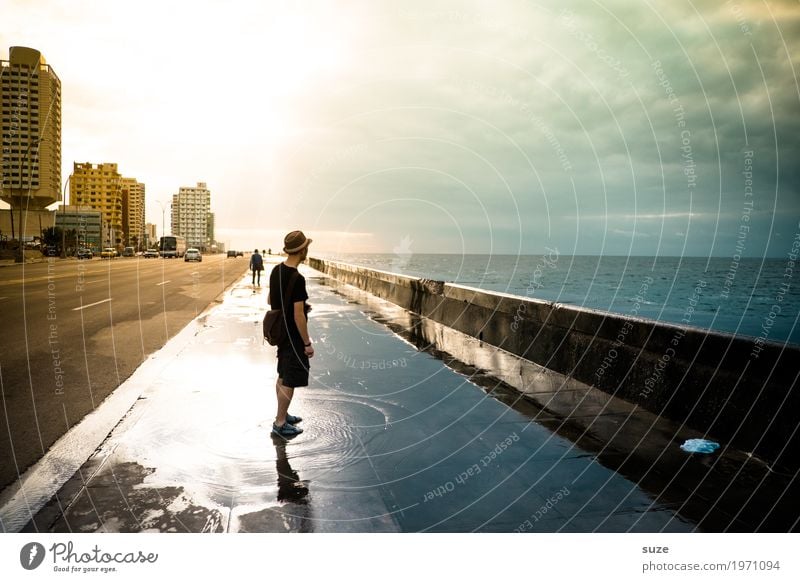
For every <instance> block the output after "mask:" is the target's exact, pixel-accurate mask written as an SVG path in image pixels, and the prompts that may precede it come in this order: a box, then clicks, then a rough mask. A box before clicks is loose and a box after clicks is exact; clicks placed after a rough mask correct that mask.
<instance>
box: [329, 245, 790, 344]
mask: <svg viewBox="0 0 800 582" xmlns="http://www.w3.org/2000/svg"><path fill="white" fill-rule="evenodd" d="M320 258H327V259H330V260H338V261H342V262H346V263H351V264H356V265H362V266H365V267H370V268H373V269H380V270H383V271H391V272H394V273H402V274H404V275H412V276H415V277H424V278H428V279H437V280H443V281H447V282H450V283H458V284H461V285H467V286H470V287H477V288H479V289H486V290H491V291H501V292H503V293H510V294H513V295H518V296H521V297H531V298H538V299H545V300H548V301H557V302H560V303H565V304H570V305H577V306H581V307H589V308H593V309H601V310H604V311H610V312H613V313H619V314H623V315H633V316H638V317H646V318H648V319H654V320H657V321H663V322H670V323H683V324H686V322H687V321H688V322H689V325H692V326H695V327H701V328H706V329H713V330H717V331H724V332H729V333H733V334H736V335H739V336H751V337H764V338H765V339H766V340H768V341H772V342H778V343H787V342H788V343H793V344H798V345H800V326H798V312H799V310H800V280H798V281H795V280H794V277H793V275H794V271H793V268H794V267H793V265H792V264H791V263H790V262H789V259H788V258H782V259H742V260H741V261H738V262H734V261H733V260H732V259H730V258H700V257H612V256H603V257H600V256H572V255H560V254H559V253H558V252H557V251H553V252H551V253H550V254H548V255H455V254H418V253H404V254H347V253H343V254H338V255H335V256H320ZM798 275H800V273H798Z"/></svg>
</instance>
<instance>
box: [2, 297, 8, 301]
mask: <svg viewBox="0 0 800 582" xmlns="http://www.w3.org/2000/svg"><path fill="white" fill-rule="evenodd" d="M3 299H8V297H0V301H2V300H3Z"/></svg>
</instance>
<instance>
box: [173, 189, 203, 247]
mask: <svg viewBox="0 0 800 582" xmlns="http://www.w3.org/2000/svg"><path fill="white" fill-rule="evenodd" d="M210 210H211V191H210V190H209V189H208V188H207V187H206V183H205V182H198V183H197V186H196V187H191V186H181V188H180V189H179V190H178V193H177V194H173V196H172V234H176V235H180V236H182V237H184V238H185V239H186V246H187V247H195V248H198V249H200V250H202V251H205V250H206V247H207V246H208V213H209V211H210Z"/></svg>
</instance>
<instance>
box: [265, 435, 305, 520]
mask: <svg viewBox="0 0 800 582" xmlns="http://www.w3.org/2000/svg"><path fill="white" fill-rule="evenodd" d="M289 440H291V439H289ZM272 442H273V443H274V444H275V472H276V473H277V474H278V502H279V503H280V504H281V508H280V509H279V510H278V511H279V513H280V514H281V516H282V519H283V522H284V527H285V531H293V532H299V533H311V532H313V531H314V521H313V519H312V516H311V503H310V501H311V500H310V499H309V497H308V481H307V480H302V479H300V476H299V475H298V473H297V471H295V470H294V469H292V465H291V464H290V463H289V456H288V455H287V454H286V445H287V442H288V441H287V439H284V438H281V437H276V436H273V437H272Z"/></svg>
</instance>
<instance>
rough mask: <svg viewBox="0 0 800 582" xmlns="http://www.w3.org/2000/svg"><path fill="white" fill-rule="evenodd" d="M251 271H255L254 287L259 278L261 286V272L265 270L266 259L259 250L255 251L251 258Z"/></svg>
mask: <svg viewBox="0 0 800 582" xmlns="http://www.w3.org/2000/svg"><path fill="white" fill-rule="evenodd" d="M250 270H251V271H253V285H255V284H256V277H258V284H259V286H260V285H261V271H263V270H264V259H263V257H262V256H261V255H259V254H258V249H255V250H254V251H253V254H252V255H251V256H250Z"/></svg>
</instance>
